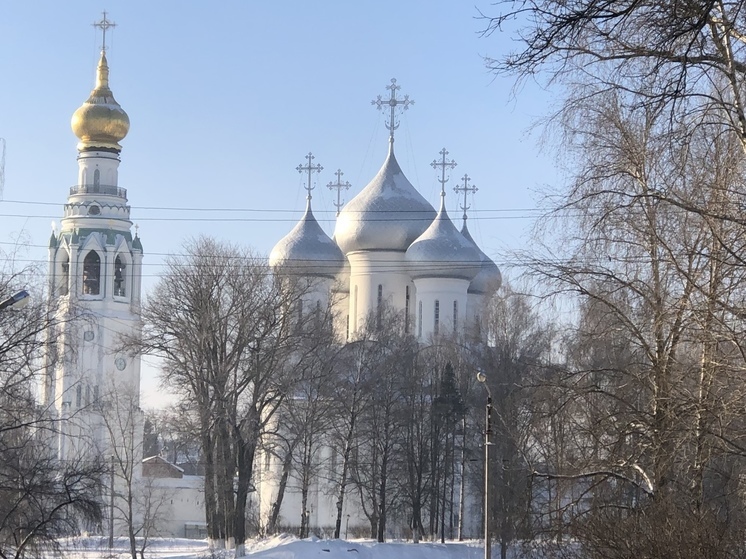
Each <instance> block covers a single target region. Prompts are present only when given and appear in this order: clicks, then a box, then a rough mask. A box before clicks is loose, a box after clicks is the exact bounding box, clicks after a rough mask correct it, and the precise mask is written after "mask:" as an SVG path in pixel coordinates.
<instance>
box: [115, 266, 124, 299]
mask: <svg viewBox="0 0 746 559" xmlns="http://www.w3.org/2000/svg"><path fill="white" fill-rule="evenodd" d="M125 268H126V265H125V263H124V262H122V259H121V258H120V257H119V256H117V258H116V260H115V261H114V295H116V296H117V297H125V296H126V295H127V290H126V287H125V279H126V277H127V276H126V274H125Z"/></svg>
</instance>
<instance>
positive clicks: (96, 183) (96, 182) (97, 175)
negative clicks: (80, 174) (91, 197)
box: [93, 169, 101, 192]
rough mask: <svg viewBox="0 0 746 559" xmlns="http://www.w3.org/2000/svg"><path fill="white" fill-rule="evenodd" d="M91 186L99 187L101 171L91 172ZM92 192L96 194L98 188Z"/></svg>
mask: <svg viewBox="0 0 746 559" xmlns="http://www.w3.org/2000/svg"><path fill="white" fill-rule="evenodd" d="M93 186H95V187H98V186H101V171H99V170H98V169H96V170H94V171H93ZM94 192H98V188H95V189H94Z"/></svg>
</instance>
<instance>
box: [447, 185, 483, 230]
mask: <svg viewBox="0 0 746 559" xmlns="http://www.w3.org/2000/svg"><path fill="white" fill-rule="evenodd" d="M461 180H462V181H464V186H454V187H453V190H454V192H456V193H459V192H463V193H464V205H463V206H461V209H462V210H464V224H466V210H468V209H469V208H470V207H471V206H469V205H468V204H467V203H466V198H467V196H468V195H469V192H472V193H474V192H476V191H477V190H479V189H478V188H477V187H476V186H474V185H473V184H472V185H471V186H470V185H469V181H470V180H471V179H470V178H469V175H464V176H463V178H462V179H461Z"/></svg>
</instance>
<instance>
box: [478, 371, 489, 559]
mask: <svg viewBox="0 0 746 559" xmlns="http://www.w3.org/2000/svg"><path fill="white" fill-rule="evenodd" d="M477 380H478V381H479V382H480V383H481V384H482V386H484V389H485V390H486V391H487V405H486V406H485V409H484V559H492V542H491V537H490V447H491V446H492V392H491V391H490V387H489V385H488V384H487V375H485V374H484V373H483V372H482V371H477Z"/></svg>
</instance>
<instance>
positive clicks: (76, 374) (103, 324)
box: [42, 12, 143, 459]
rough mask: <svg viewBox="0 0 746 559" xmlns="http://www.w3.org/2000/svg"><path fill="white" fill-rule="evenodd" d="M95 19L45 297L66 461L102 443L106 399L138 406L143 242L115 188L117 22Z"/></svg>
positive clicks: (121, 119)
mask: <svg viewBox="0 0 746 559" xmlns="http://www.w3.org/2000/svg"><path fill="white" fill-rule="evenodd" d="M94 25H95V26H96V27H98V28H100V29H101V30H102V32H103V37H104V43H103V46H102V50H101V57H100V59H99V62H98V66H97V69H96V83H95V87H94V89H93V91H92V92H91V94H90V96H89V97H88V99H87V100H86V101H85V103H83V105H82V106H81V107H80V108H78V110H76V111H75V113H74V114H73V117H72V123H71V125H72V129H73V132H74V133H75V135H76V136H77V137H78V139H79V142H78V146H77V148H78V157H77V160H78V176H77V181H76V183H75V184H74V185H73V186H72V187H70V189H69V193H68V198H67V203H66V204H65V206H64V213H63V217H62V219H61V227H60V230H59V232H57V231H53V232H52V236H51V238H50V241H49V296H50V297H51V298H52V300H53V302H54V303H55V305H54V308H55V309H56V312H57V313H58V321H57V326H56V328H57V329H56V331H54V332H50V333H49V339H50V341H52V343H51V344H50V352H49V355H48V358H47V373H46V377H45V382H44V386H43V387H42V399H43V403H44V404H45V406H46V407H47V409H48V410H49V411H50V413H52V414H53V415H55V416H56V418H57V419H58V420H59V421H60V435H59V442H58V453H59V457H60V458H61V459H67V458H69V457H71V456H74V455H75V454H77V453H79V452H80V451H84V452H85V451H87V450H91V451H94V452H104V451H105V450H106V448H107V444H108V443H107V441H108V440H109V439H108V435H107V434H106V433H105V430H104V425H103V422H102V419H101V417H102V416H101V413H102V409H103V408H104V407H105V406H106V405H107V403H111V399H110V396H112V395H114V394H116V395H117V400H118V401H119V402H121V401H123V398H124V397H126V398H127V402H128V405H129V406H131V407H132V408H133V409H134V408H138V409H139V403H138V397H139V390H140V358H139V356H138V355H134V354H131V353H129V352H127V351H126V350H125V349H123V347H122V341H123V339H125V338H126V337H127V336H132V335H137V334H138V333H139V332H140V331H141V329H142V327H141V322H140V296H141V287H142V282H141V280H142V256H143V251H142V243H141V242H140V238H139V237H138V235H137V233H135V234H134V236H133V234H132V221H131V220H130V206H129V205H128V203H127V202H128V201H127V190H126V189H124V188H121V187H120V186H119V164H120V160H121V159H120V154H121V150H122V147H121V145H120V144H119V142H120V141H121V140H123V139H124V137H125V136H126V135H127V132H128V131H129V125H130V123H129V117H128V116H127V113H126V112H125V111H124V110H123V109H122V107H121V106H120V105H119V103H117V101H116V100H115V99H114V95H113V93H112V91H111V89H110V87H109V65H108V61H107V58H106V31H107V30H108V29H109V28H110V27H113V26H114V24H113V23H112V22H110V21H108V20H107V18H106V13H105V12H104V17H103V19H102V20H101V21H100V22H97V23H95V24H94ZM140 436H141V434H140Z"/></svg>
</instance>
